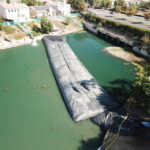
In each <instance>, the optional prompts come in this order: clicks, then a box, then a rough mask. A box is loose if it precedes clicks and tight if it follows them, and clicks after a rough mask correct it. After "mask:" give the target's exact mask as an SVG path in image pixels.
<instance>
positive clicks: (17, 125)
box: [0, 33, 134, 150]
mask: <svg viewBox="0 0 150 150" xmlns="http://www.w3.org/2000/svg"><path fill="white" fill-rule="evenodd" d="M67 41H68V43H69V45H70V46H71V47H72V48H73V50H74V51H75V53H76V54H77V56H79V58H80V59H81V61H82V62H83V63H84V64H85V66H86V67H87V68H88V69H89V71H90V72H91V73H92V74H93V75H94V76H95V77H96V79H97V80H98V82H99V83H100V84H101V85H102V86H106V87H108V86H116V85H114V84H111V83H110V82H111V81H114V80H116V79H127V80H128V79H133V78H134V75H133V74H132V73H131V71H130V69H133V66H125V65H124V64H123V61H120V60H117V59H115V58H113V57H111V56H109V55H107V54H105V53H104V52H103V51H102V48H103V47H106V46H110V44H108V43H107V42H104V41H101V40H100V39H98V38H97V37H95V36H93V35H91V34H88V33H80V34H79V33H77V34H71V35H68V36H67ZM99 133H100V129H99V128H98V127H97V126H95V125H94V124H93V123H91V122H90V121H88V120H87V121H82V122H80V123H75V122H73V121H72V119H71V117H70V115H69V113H68V111H67V109H66V106H65V104H64V102H63V99H62V97H61V95H60V92H59V90H58V87H57V84H56V82H55V79H54V77H53V73H52V71H51V68H50V66H49V63H48V59H47V56H46V52H45V49H44V46H43V44H42V42H39V43H38V46H36V47H33V46H31V45H27V46H21V47H17V48H11V49H8V50H4V51H0V150H60V149H61V150H94V149H96V148H97V146H98V142H99V139H98V136H99Z"/></svg>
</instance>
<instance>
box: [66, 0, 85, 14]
mask: <svg viewBox="0 0 150 150" xmlns="http://www.w3.org/2000/svg"><path fill="white" fill-rule="evenodd" d="M68 3H69V4H71V7H72V8H74V9H75V10H77V11H80V12H82V11H85V10H86V9H87V5H86V3H85V1H84V0H68Z"/></svg>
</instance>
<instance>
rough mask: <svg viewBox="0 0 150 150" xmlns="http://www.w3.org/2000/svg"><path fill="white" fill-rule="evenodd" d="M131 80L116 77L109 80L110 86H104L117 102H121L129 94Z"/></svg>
mask: <svg viewBox="0 0 150 150" xmlns="http://www.w3.org/2000/svg"><path fill="white" fill-rule="evenodd" d="M132 82H133V81H131V80H126V79H117V80H114V81H111V82H110V84H111V85H112V86H109V87H108V86H105V87H104V88H105V89H106V90H107V91H108V93H109V94H110V95H111V96H112V97H113V98H114V99H115V100H116V101H117V102H119V103H123V102H125V101H126V100H127V98H128V97H129V96H130V95H131V92H132Z"/></svg>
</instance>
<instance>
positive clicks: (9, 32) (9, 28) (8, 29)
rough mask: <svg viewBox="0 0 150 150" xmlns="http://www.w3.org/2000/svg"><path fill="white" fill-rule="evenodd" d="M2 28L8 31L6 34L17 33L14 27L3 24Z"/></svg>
mask: <svg viewBox="0 0 150 150" xmlns="http://www.w3.org/2000/svg"><path fill="white" fill-rule="evenodd" d="M2 30H3V31H4V32H5V33H6V34H13V33H15V31H16V30H15V29H14V28H13V27H9V26H3V28H2Z"/></svg>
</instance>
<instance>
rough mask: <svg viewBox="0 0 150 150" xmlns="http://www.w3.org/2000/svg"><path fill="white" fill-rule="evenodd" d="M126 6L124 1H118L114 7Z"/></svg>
mask: <svg viewBox="0 0 150 150" xmlns="http://www.w3.org/2000/svg"><path fill="white" fill-rule="evenodd" d="M124 4H125V1H124V0H116V1H115V3H114V6H122V5H124Z"/></svg>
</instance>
